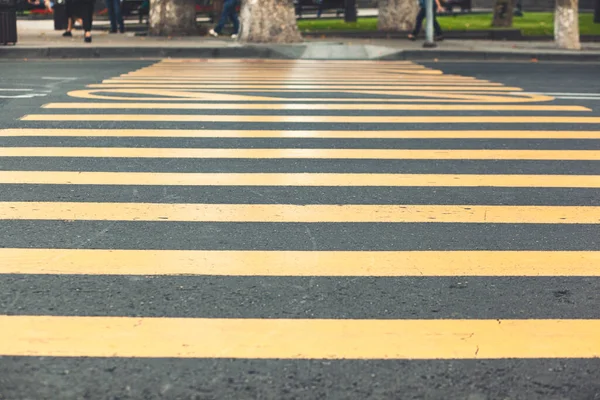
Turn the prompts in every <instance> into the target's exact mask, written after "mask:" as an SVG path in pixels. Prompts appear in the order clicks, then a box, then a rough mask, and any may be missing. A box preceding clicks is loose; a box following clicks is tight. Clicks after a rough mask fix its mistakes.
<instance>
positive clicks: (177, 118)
mask: <svg viewBox="0 0 600 400" xmlns="http://www.w3.org/2000/svg"><path fill="white" fill-rule="evenodd" d="M21 120H22V121H64V122H66V121H84V122H102V121H119V122H279V123H340V124H343V123H346V124H359V123H364V124H376V123H381V124H411V123H412V124H479V123H490V124H491V123H493V124H600V117H556V116H522V117H515V116H504V117H502V116H485V117H482V116H437V115H431V116H355V115H348V116H338V115H178V114H29V115H26V116H24V117H22V118H21Z"/></svg>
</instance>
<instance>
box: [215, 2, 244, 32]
mask: <svg viewBox="0 0 600 400" xmlns="http://www.w3.org/2000/svg"><path fill="white" fill-rule="evenodd" d="M237 4H238V0H225V3H224V4H223V12H222V13H221V18H220V19H219V23H218V24H217V26H216V27H215V32H217V33H221V31H222V30H223V27H224V26H225V24H226V23H227V20H228V19H230V20H231V22H233V33H234V34H236V35H237V33H238V32H239V30H240V20H239V19H238V15H237V12H236V11H235V8H236V6H237Z"/></svg>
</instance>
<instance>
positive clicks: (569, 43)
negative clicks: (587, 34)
mask: <svg viewBox="0 0 600 400" xmlns="http://www.w3.org/2000/svg"><path fill="white" fill-rule="evenodd" d="M578 8H579V4H578V1H577V0H556V11H555V13H554V41H555V42H556V45H557V46H558V47H559V48H561V49H569V50H579V49H581V43H580V42H579V9H578Z"/></svg>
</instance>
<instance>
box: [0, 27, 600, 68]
mask: <svg viewBox="0 0 600 400" xmlns="http://www.w3.org/2000/svg"><path fill="white" fill-rule="evenodd" d="M18 33H19V42H18V44H17V45H16V46H0V58H4V59H22V58H91V57H107V58H115V57H116V58H163V57H195V58H205V57H209V58H212V57H222V58H233V57H236V58H284V59H344V60H367V59H368V60H376V59H385V60H432V59H439V60H503V59H506V60H524V61H530V60H532V59H537V60H540V61H593V62H600V43H585V44H584V48H583V50H582V51H566V50H559V49H557V48H556V47H555V46H554V43H552V42H524V41H518V42H510V41H478V40H447V41H444V42H441V43H439V44H438V47H437V48H434V49H425V48H423V47H422V44H423V42H422V41H417V42H411V41H409V40H404V39H341V40H334V39H307V40H306V41H305V42H304V43H300V44H292V45H246V44H241V43H238V42H235V41H233V40H231V39H229V38H228V37H224V38H223V39H221V38H219V39H214V38H210V37H202V36H196V37H183V38H165V37H143V36H135V34H134V33H126V34H124V35H123V34H116V35H115V34H108V32H107V31H106V30H103V29H101V28H100V29H96V30H94V42H93V43H92V44H91V45H87V44H85V43H83V39H82V35H83V33H82V32H81V31H74V36H75V37H74V38H72V39H71V38H63V37H62V36H61V34H62V32H61V31H55V30H54V29H53V22H52V21H51V20H41V21H40V20H37V21H32V20H21V21H19V22H18Z"/></svg>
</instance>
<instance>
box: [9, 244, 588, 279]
mask: <svg viewBox="0 0 600 400" xmlns="http://www.w3.org/2000/svg"><path fill="white" fill-rule="evenodd" d="M0 259H1V260H2V263H0V274H61V275H62V274H72V275H219V276H389V277H395V276H600V267H599V266H600V252H594V251H201V250H82V249H75V250H72V249H0Z"/></svg>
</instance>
